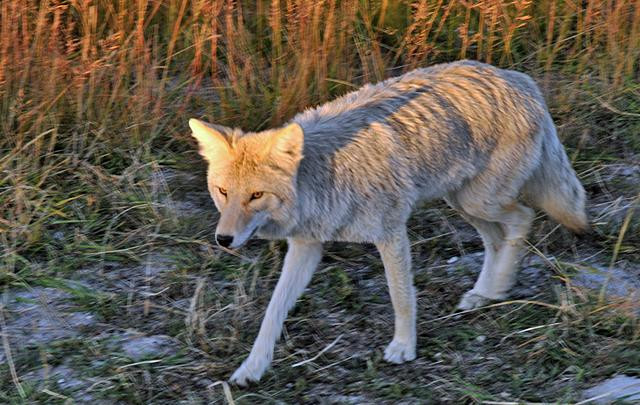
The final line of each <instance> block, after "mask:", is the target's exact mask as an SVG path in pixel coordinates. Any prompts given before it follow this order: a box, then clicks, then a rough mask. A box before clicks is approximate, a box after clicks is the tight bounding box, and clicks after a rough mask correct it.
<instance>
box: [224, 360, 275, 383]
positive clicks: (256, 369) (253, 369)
mask: <svg viewBox="0 0 640 405" xmlns="http://www.w3.org/2000/svg"><path fill="white" fill-rule="evenodd" d="M267 367H269V362H268V361H255V360H252V359H249V358H248V359H246V360H245V361H244V362H243V363H242V365H241V366H240V367H238V369H237V370H236V371H235V372H234V373H233V375H232V376H231V378H230V379H229V381H230V382H232V383H234V384H237V385H239V386H241V387H246V386H247V385H249V383H250V382H256V381H259V380H260V377H262V374H264V372H265V370H266V369H267Z"/></svg>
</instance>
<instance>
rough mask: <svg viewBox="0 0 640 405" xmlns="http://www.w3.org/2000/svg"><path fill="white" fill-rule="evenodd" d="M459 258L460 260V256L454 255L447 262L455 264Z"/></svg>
mask: <svg viewBox="0 0 640 405" xmlns="http://www.w3.org/2000/svg"><path fill="white" fill-rule="evenodd" d="M458 260H460V258H459V257H458V256H453V257H452V258H450V259H449V260H447V264H453V263H455V262H457V261H458Z"/></svg>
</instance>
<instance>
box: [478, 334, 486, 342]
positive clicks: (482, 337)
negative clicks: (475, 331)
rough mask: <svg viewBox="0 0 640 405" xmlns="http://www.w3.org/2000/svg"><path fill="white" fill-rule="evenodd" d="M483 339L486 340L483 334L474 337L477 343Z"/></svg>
mask: <svg viewBox="0 0 640 405" xmlns="http://www.w3.org/2000/svg"><path fill="white" fill-rule="evenodd" d="M485 340H487V337H486V336H485V335H479V336H477V337H476V342H478V343H482V342H484V341H485Z"/></svg>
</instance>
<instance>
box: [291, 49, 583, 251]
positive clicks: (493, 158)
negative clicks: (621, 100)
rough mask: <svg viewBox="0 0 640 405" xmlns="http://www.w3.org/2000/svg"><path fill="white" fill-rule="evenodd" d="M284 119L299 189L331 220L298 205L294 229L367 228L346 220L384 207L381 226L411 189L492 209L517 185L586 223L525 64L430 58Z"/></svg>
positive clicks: (413, 195) (404, 208)
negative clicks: (296, 138) (296, 159)
mask: <svg viewBox="0 0 640 405" xmlns="http://www.w3.org/2000/svg"><path fill="white" fill-rule="evenodd" d="M293 122H295V123H298V124H299V125H300V126H301V127H302V129H303V130H304V134H305V146H304V156H305V158H304V159H303V160H302V162H301V165H300V170H299V173H298V176H299V179H298V185H299V186H300V190H299V191H300V192H301V193H303V194H304V196H305V198H304V201H305V202H307V203H309V204H310V206H312V207H313V211H314V212H315V215H314V217H316V216H317V214H319V211H321V212H322V215H324V216H325V217H324V218H328V220H327V221H325V222H329V223H328V224H320V223H317V222H316V223H312V222H314V221H304V215H303V220H302V221H301V224H300V225H301V227H300V229H301V230H303V229H314V230H316V232H315V234H314V235H313V236H315V237H319V238H320V239H324V240H330V239H342V240H353V239H355V240H376V239H375V238H376V237H377V236H378V235H375V234H374V232H372V229H371V227H367V229H366V230H361V229H359V226H350V225H351V224H354V225H355V224H363V223H364V224H367V223H368V222H371V220H368V219H367V218H371V217H372V213H384V214H381V215H382V217H383V218H381V219H379V221H378V222H380V224H379V225H380V226H378V227H377V230H380V231H383V232H384V230H383V228H388V227H393V226H395V222H399V223H403V222H404V221H406V218H407V216H408V215H409V212H410V211H411V208H412V207H413V206H414V204H415V203H416V201H418V200H420V199H433V198H441V197H444V198H446V199H447V200H448V201H449V202H450V203H451V204H452V205H454V206H456V207H457V208H464V211H467V212H468V213H469V214H473V215H476V214H477V216H479V217H484V216H496V215H498V214H497V213H498V212H499V211H501V210H502V209H503V208H504V207H506V206H509V205H510V204H512V203H513V202H514V201H515V200H517V199H518V197H519V196H520V194H521V193H525V194H526V195H527V196H528V198H529V200H530V201H531V203H532V204H533V205H535V206H537V207H539V208H541V209H543V210H545V211H546V212H548V213H549V214H550V215H551V216H553V217H554V218H555V219H556V220H558V221H560V222H561V223H563V224H565V225H567V226H568V227H570V228H571V229H574V230H579V229H582V228H584V227H586V217H585V215H584V191H583V189H582V186H581V185H580V182H579V181H578V180H577V179H576V177H575V173H574V171H573V169H571V166H570V165H569V162H568V160H567V158H566V155H565V152H564V149H563V148H562V145H561V144H560V142H559V140H558V138H557V136H556V132H555V128H554V125H553V122H552V120H551V117H550V115H549V112H548V110H547V107H546V104H545V102H544V99H543V97H542V95H541V94H540V91H539V89H538V87H537V85H536V84H535V82H534V81H533V80H532V79H531V78H530V77H529V76H527V75H525V74H522V73H518V72H515V71H510V70H502V69H498V68H495V67H493V66H490V65H486V64H482V63H478V62H472V61H460V62H456V63H450V64H442V65H436V66H433V67H430V68H425V69H417V70H414V71H412V72H409V73H407V74H405V75H402V76H400V77H397V78H392V79H389V80H387V81H384V82H381V83H378V84H375V85H367V86H365V87H363V88H361V89H360V90H358V91H356V92H353V93H349V94H347V95H345V96H343V97H341V98H339V99H337V100H334V101H332V102H330V103H327V104H324V105H322V106H320V107H317V108H315V109H311V110H308V111H305V112H303V113H301V114H299V115H298V116H296V117H295V118H294V119H293ZM368 196H375V198H369V197H368ZM373 216H374V217H375V214H374V215H373ZM374 228H375V226H374ZM363 234H364V235H363Z"/></svg>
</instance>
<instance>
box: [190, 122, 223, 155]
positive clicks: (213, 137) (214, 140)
mask: <svg viewBox="0 0 640 405" xmlns="http://www.w3.org/2000/svg"><path fill="white" fill-rule="evenodd" d="M189 127H190V128H191V131H193V137H194V138H196V139H197V140H198V144H199V145H200V155H202V157H204V158H205V159H207V160H208V161H209V162H214V161H219V160H221V159H224V158H226V157H227V156H229V154H230V153H231V145H229V142H228V141H227V138H226V136H225V135H226V133H228V132H229V131H231V130H230V129H229V128H226V127H223V126H220V125H213V124H209V123H206V122H204V121H200V120H197V119H195V118H191V119H190V120H189Z"/></svg>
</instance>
